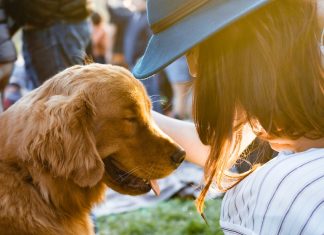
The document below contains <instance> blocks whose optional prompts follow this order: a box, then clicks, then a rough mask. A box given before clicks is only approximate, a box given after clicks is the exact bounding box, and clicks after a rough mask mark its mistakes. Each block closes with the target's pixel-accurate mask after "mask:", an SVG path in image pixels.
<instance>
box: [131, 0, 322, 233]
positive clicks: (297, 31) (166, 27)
mask: <svg viewBox="0 0 324 235" xmlns="http://www.w3.org/2000/svg"><path fill="white" fill-rule="evenodd" d="M162 2H163V3H162ZM148 18H149V21H150V24H151V29H152V31H153V32H154V35H153V37H152V38H151V41H150V42H149V44H148V47H147V50H146V52H145V54H144V56H143V58H142V59H141V60H140V61H139V62H138V64H137V66H136V67H135V69H134V74H135V76H137V77H140V78H142V77H146V76H149V75H151V74H152V73H155V72H156V71H158V70H160V69H162V68H163V67H165V66H166V65H167V64H168V63H170V62H172V61H173V60H174V59H176V58H178V57H179V56H181V55H182V54H186V56H187V61H188V64H189V68H190V71H191V73H192V75H193V76H194V77H195V81H194V114H193V115H194V121H195V126H196V129H197V132H196V131H195V128H194V127H193V126H192V125H191V124H189V123H183V122H181V121H176V120H173V119H170V118H166V117H164V116H161V115H158V114H154V117H155V120H156V122H157V123H158V125H159V126H160V127H161V129H162V130H164V131H165V132H166V133H167V134H168V135H170V136H171V137H172V138H173V139H174V140H175V141H177V142H178V143H179V144H181V145H182V146H183V147H184V148H185V149H186V152H187V160H189V161H192V162H195V163H197V164H200V165H204V166H205V177H206V186H205V188H204V189H203V191H202V193H201V195H200V197H199V198H198V200H197V206H198V210H199V211H200V212H202V210H203V201H204V198H205V196H206V192H207V190H208V188H209V187H210V185H211V184H212V182H213V181H216V183H217V186H218V187H219V188H220V189H222V190H224V191H227V193H226V195H225V197H224V200H223V204H222V214H221V221H220V223H221V226H222V228H223V230H224V232H225V233H228V234H323V233H324V224H323V223H322V221H323V220H324V168H323V165H324V74H323V68H322V67H321V55H320V47H319V41H320V37H319V35H320V33H319V28H318V22H317V6H316V1H314V0H274V1H270V0H244V1H242V0H227V1H219V0H209V1H208V0H206V1H205V0H199V1H196V0H190V1H182V0H176V1H175V0H168V1H166V0H164V1H154V0H151V1H148ZM247 126H250V127H251V128H252V130H253V132H254V133H255V134H256V135H257V136H258V138H260V139H261V140H264V141H265V142H268V143H269V144H270V146H271V147H272V148H273V149H274V150H276V151H278V152H279V155H278V156H277V157H276V158H274V159H273V160H271V161H269V162H267V163H266V164H264V165H263V166H262V167H259V168H258V167H252V169H251V170H250V171H249V172H246V173H244V174H241V175H235V174H234V173H231V172H230V171H229V169H230V168H231V167H232V166H233V165H234V164H235V163H236V162H237V161H238V158H239V156H240V154H239V153H240V150H241V149H242V146H243V145H242V144H241V142H244V141H245V135H243V136H244V138H242V133H243V132H244V129H246V127H247ZM207 156H208V157H207Z"/></svg>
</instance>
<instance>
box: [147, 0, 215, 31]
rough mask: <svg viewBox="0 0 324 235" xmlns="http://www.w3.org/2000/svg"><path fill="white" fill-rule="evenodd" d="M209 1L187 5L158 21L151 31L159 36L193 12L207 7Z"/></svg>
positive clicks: (194, 1)
mask: <svg viewBox="0 0 324 235" xmlns="http://www.w3.org/2000/svg"><path fill="white" fill-rule="evenodd" d="M207 2H209V0H191V1H188V3H186V5H184V6H182V7H179V8H178V9H176V10H175V11H174V12H172V13H171V14H170V15H168V16H166V17H165V18H163V19H161V20H160V21H157V22H155V23H153V24H152V25H151V30H152V32H153V33H154V34H158V33H160V32H162V31H164V30H165V29H167V28H169V27H170V26H172V25H174V24H175V23H177V22H178V21H180V20H181V19H183V18H184V17H186V16H188V15H190V14H191V13H192V12H194V11H196V10H197V9H198V8H200V7H201V6H203V5H205V4H206V3H207Z"/></svg>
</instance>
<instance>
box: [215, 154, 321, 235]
mask: <svg viewBox="0 0 324 235" xmlns="http://www.w3.org/2000/svg"><path fill="white" fill-rule="evenodd" d="M220 224H221V227H222V229H223V231H224V233H225V234H262V235H263V234H269V235H273V234H282V235H283V234H287V235H295V234H309V235H323V234H324V148H318V149H309V150H307V151H305V152H302V153H294V154H293V153H285V152H281V153H280V154H279V155H278V156H277V157H276V158H274V159H272V160H271V161H269V162H268V163H266V164H265V165H263V166H262V167H261V168H259V169H258V170H256V171H255V172H254V173H252V174H251V175H249V176H248V177H246V178H245V179H244V180H243V181H241V182H240V183H239V184H238V185H237V186H236V187H234V188H232V189H231V190H229V191H228V192H227V193H226V194H225V197H224V199H223V202H222V209H221V218H220Z"/></svg>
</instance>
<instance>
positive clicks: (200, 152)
mask: <svg viewBox="0 0 324 235" xmlns="http://www.w3.org/2000/svg"><path fill="white" fill-rule="evenodd" d="M152 114H153V118H154V120H155V122H156V124H157V125H158V126H159V127H160V129H161V130H162V131H163V132H165V133H166V134H167V135H168V136H170V137H171V138H172V139H173V140H174V141H175V142H176V143H178V144H179V145H180V146H181V147H182V148H184V150H185V151H186V153H187V154H186V160H187V161H189V162H192V163H195V164H197V165H199V166H202V167H203V166H204V165H205V163H206V160H207V158H208V155H209V152H210V146H207V145H204V144H203V143H201V141H200V139H199V136H198V133H197V130H196V127H195V125H194V124H193V123H191V122H185V121H180V120H177V119H173V118H170V117H167V116H164V115H162V114H159V113H157V112H154V111H152ZM254 139H255V135H254V133H253V131H252V129H251V127H250V126H249V125H245V126H244V129H243V139H242V142H241V145H240V149H239V152H238V153H239V154H241V153H242V152H243V151H244V150H245V149H246V148H247V147H248V146H249V144H250V143H251V142H252V141H253V140H254Z"/></svg>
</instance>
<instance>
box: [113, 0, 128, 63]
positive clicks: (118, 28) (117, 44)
mask: <svg viewBox="0 0 324 235" xmlns="http://www.w3.org/2000/svg"><path fill="white" fill-rule="evenodd" d="M107 11H108V14H109V16H110V24H111V25H113V27H114V37H113V40H112V41H113V42H112V44H113V46H112V47H113V48H112V56H111V57H112V58H111V63H112V64H114V65H119V66H123V67H126V68H127V67H128V65H127V63H126V61H125V55H124V37H125V30H126V28H127V25H128V22H129V19H130V18H131V16H132V14H133V13H132V11H131V10H130V9H129V8H128V7H126V5H125V1H124V0H120V1H111V0H109V1H108V4H107Z"/></svg>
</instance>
